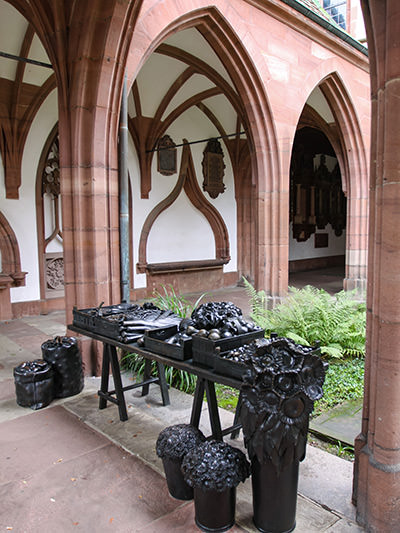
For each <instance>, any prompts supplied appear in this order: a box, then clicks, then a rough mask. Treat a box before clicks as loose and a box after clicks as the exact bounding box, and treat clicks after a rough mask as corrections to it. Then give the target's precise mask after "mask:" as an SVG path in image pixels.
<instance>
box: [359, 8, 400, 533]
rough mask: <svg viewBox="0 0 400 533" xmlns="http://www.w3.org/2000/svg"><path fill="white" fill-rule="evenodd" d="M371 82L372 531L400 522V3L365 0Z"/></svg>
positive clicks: (362, 513) (368, 415) (365, 464)
mask: <svg viewBox="0 0 400 533" xmlns="http://www.w3.org/2000/svg"><path fill="white" fill-rule="evenodd" d="M362 5H363V11H364V16H365V20H366V26H367V34H368V43H369V50H370V57H371V79H372V112H373V116H372V119H373V120H372V153H371V195H370V237H369V260H368V266H369V267H368V298H367V306H368V339H367V357H366V376H365V397H364V408H363V425H362V432H361V434H360V435H359V437H358V438H357V439H356V464H355V471H354V497H355V500H356V503H357V520H358V521H359V522H360V523H361V524H362V525H364V527H365V528H366V530H367V531H373V532H379V533H393V532H395V531H399V527H400V275H399V272H400V238H399V228H400V151H399V143H400V121H399V117H400V52H399V50H400V3H399V2H398V1H397V0H386V1H383V0H369V1H368V0H363V2H362Z"/></svg>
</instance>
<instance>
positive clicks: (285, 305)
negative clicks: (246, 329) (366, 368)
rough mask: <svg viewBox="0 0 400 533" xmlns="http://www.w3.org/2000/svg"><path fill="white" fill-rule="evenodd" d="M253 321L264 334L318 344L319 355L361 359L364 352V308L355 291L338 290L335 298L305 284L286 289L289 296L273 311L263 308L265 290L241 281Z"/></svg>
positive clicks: (302, 342) (301, 342) (305, 343)
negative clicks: (263, 329) (273, 333)
mask: <svg viewBox="0 0 400 533" xmlns="http://www.w3.org/2000/svg"><path fill="white" fill-rule="evenodd" d="M244 283H245V287H246V290H247V293H248V295H249V297H250V305H251V309H252V313H251V317H252V319H253V320H254V322H255V323H256V324H257V325H259V326H261V327H262V328H265V330H266V334H268V335H269V334H270V333H271V332H275V333H277V334H278V335H279V336H282V337H289V338H291V339H293V340H294V341H295V342H297V343H299V344H304V345H308V346H312V345H314V344H315V342H316V341H320V343H321V352H322V353H323V354H326V355H327V356H328V357H331V358H339V359H340V358H343V357H345V356H354V357H362V356H363V355H364V351H365V322H366V307H365V304H364V303H361V302H360V301H358V300H357V299H356V298H355V292H351V291H348V292H346V291H341V292H338V293H337V294H335V295H334V296H332V295H330V294H329V293H328V292H326V291H325V290H324V289H317V288H315V287H312V286H310V285H308V286H307V287H304V288H302V289H296V288H294V287H289V293H288V296H287V297H286V298H285V299H284V301H283V302H282V303H280V304H278V305H277V306H276V307H274V309H267V308H266V295H265V292H264V291H256V290H255V289H254V287H253V286H252V285H251V284H250V283H249V282H248V281H247V280H245V279H244Z"/></svg>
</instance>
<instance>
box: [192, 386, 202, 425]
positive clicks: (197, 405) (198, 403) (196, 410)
mask: <svg viewBox="0 0 400 533" xmlns="http://www.w3.org/2000/svg"><path fill="white" fill-rule="evenodd" d="M204 382H205V379H204V378H199V377H198V378H197V381H196V390H195V392H194V398H193V404H192V414H191V416H190V423H191V424H192V426H194V427H196V428H198V427H199V423H200V415H201V408H202V406H203V398H204Z"/></svg>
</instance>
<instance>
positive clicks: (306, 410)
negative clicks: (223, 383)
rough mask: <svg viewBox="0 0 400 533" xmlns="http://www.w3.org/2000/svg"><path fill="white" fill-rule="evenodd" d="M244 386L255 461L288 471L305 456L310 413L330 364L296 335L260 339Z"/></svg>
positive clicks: (251, 453)
mask: <svg viewBox="0 0 400 533" xmlns="http://www.w3.org/2000/svg"><path fill="white" fill-rule="evenodd" d="M246 364H247V366H248V367H249V370H247V371H246V373H245V375H244V377H243V380H244V383H243V386H242V408H241V421H242V425H243V433H244V439H245V445H246V447H247V450H248V453H249V457H250V459H253V458H256V459H257V460H258V461H259V462H260V463H263V462H265V461H267V460H270V461H272V463H273V465H274V466H275V467H276V469H277V471H278V472H280V471H282V470H283V469H284V468H285V467H286V466H287V465H289V464H291V463H292V462H293V461H302V460H303V459H304V456H305V447H306V443H307V430H308V420H309V415H310V414H311V412H312V411H313V408H314V401H315V400H318V399H319V398H321V397H322V395H323V391H322V385H323V383H324V380H325V373H326V370H327V367H328V365H327V363H325V362H324V361H322V359H321V358H320V357H319V350H318V348H311V347H307V346H301V345H299V344H295V343H294V342H293V341H291V340H290V339H286V338H272V339H268V340H267V339H263V340H261V341H255V342H254V343H253V346H252V348H251V350H250V351H249V353H248V357H247V361H246Z"/></svg>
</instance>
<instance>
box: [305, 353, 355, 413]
mask: <svg viewBox="0 0 400 533" xmlns="http://www.w3.org/2000/svg"><path fill="white" fill-rule="evenodd" d="M323 388H324V395H323V397H322V398H321V399H320V400H318V401H317V402H315V407H314V416H316V415H318V414H320V413H322V412H323V411H326V410H328V409H331V408H332V407H334V406H335V405H338V404H339V403H343V402H345V401H348V400H356V399H358V398H362V397H363V394H364V361H363V360H362V359H353V358H346V359H344V360H335V361H331V362H330V363H329V369H328V372H327V374H326V377H325V383H324V387H323Z"/></svg>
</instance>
